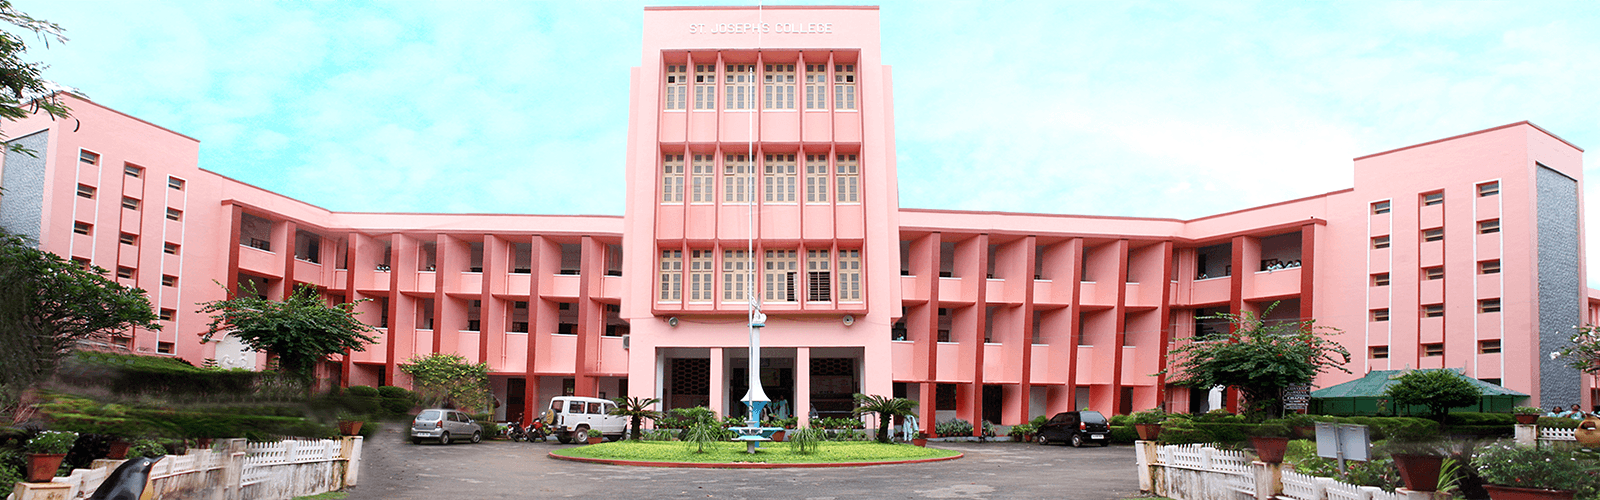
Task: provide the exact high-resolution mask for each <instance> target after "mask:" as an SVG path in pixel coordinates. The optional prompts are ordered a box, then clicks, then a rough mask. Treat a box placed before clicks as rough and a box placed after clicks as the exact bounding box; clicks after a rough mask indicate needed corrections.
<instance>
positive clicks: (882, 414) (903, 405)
mask: <svg viewBox="0 0 1600 500" xmlns="http://www.w3.org/2000/svg"><path fill="white" fill-rule="evenodd" d="M855 399H856V407H855V409H853V410H850V413H851V414H852V415H855V416H858V417H859V416H861V415H862V414H864V413H876V414H878V442H880V443H888V442H889V424H892V423H894V417H896V416H907V415H915V413H913V412H915V411H916V409H917V402H916V401H912V400H909V399H906V398H891V397H887V396H869V395H866V394H860V393H857V394H856V396H855Z"/></svg>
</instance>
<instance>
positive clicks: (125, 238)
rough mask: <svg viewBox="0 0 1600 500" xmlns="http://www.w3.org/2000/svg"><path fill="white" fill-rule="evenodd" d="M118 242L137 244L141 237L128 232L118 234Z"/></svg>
mask: <svg viewBox="0 0 1600 500" xmlns="http://www.w3.org/2000/svg"><path fill="white" fill-rule="evenodd" d="M117 242H118V243H122V244H124V245H137V244H139V237H138V236H136V235H132V234H128V233H122V234H119V235H117Z"/></svg>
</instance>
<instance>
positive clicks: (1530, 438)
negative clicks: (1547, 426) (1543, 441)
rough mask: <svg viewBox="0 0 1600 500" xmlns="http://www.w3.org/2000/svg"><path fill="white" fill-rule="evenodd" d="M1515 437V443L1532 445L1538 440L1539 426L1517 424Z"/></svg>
mask: <svg viewBox="0 0 1600 500" xmlns="http://www.w3.org/2000/svg"><path fill="white" fill-rule="evenodd" d="M1515 437H1516V441H1517V444H1521V445H1527V446H1533V445H1534V444H1535V443H1538V442H1539V426H1537V425H1534V424H1517V425H1516V434H1515Z"/></svg>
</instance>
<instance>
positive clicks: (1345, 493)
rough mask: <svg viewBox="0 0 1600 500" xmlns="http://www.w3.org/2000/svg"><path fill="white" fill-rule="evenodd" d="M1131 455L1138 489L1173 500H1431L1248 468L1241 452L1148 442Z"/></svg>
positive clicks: (1264, 466) (1260, 466)
mask: <svg viewBox="0 0 1600 500" xmlns="http://www.w3.org/2000/svg"><path fill="white" fill-rule="evenodd" d="M1135 449H1136V450H1138V452H1139V456H1138V460H1139V472H1140V478H1139V483H1140V488H1141V489H1143V490H1145V491H1149V492H1152V493H1155V494H1156V495H1160V496H1165V497H1169V498H1174V499H1176V500H1232V499H1246V498H1255V499H1261V500H1267V499H1272V498H1278V499H1293V500H1400V499H1427V498H1431V496H1430V495H1431V494H1429V493H1422V492H1414V491H1406V490H1404V489H1401V490H1398V491H1396V492H1394V493H1389V492H1385V491H1383V490H1382V489H1380V488H1375V487H1372V486H1356V485H1353V484H1346V483H1341V482H1339V481H1338V480H1335V479H1332V478H1326V477H1315V476H1307V475H1305V474H1298V473H1295V472H1294V471H1290V470H1283V469H1282V464H1269V463H1264V462H1253V461H1251V460H1250V458H1249V457H1248V456H1247V455H1245V454H1244V452H1242V451H1232V450H1219V449H1216V448H1212V447H1210V446H1205V445H1168V446H1160V445H1157V444H1156V443H1153V442H1150V441H1139V442H1137V443H1136V444H1135Z"/></svg>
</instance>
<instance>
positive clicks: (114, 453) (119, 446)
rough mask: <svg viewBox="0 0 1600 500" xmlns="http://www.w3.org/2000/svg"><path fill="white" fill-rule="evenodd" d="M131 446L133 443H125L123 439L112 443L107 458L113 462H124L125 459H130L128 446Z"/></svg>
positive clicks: (107, 451) (107, 450)
mask: <svg viewBox="0 0 1600 500" xmlns="http://www.w3.org/2000/svg"><path fill="white" fill-rule="evenodd" d="M131 444H132V443H129V442H127V441H123V440H121V439H118V440H116V441H112V442H111V444H110V447H109V448H107V449H106V458H109V459H112V460H122V459H124V458H128V446H130V445H131Z"/></svg>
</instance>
